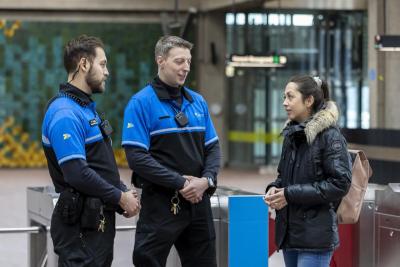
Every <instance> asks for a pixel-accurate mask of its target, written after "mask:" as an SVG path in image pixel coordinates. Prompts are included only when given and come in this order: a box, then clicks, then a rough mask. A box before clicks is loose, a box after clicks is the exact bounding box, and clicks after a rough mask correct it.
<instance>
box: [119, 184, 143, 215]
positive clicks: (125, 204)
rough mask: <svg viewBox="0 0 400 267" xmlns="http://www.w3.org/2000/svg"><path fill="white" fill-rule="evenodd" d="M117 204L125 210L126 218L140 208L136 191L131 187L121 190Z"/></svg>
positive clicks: (136, 212) (137, 211)
mask: <svg viewBox="0 0 400 267" xmlns="http://www.w3.org/2000/svg"><path fill="white" fill-rule="evenodd" d="M119 205H120V206H121V208H122V209H123V210H125V212H124V216H125V217H126V218H130V217H133V216H135V215H136V214H138V213H139V210H140V202H139V199H138V197H137V193H136V191H134V190H132V189H131V190H129V191H127V192H122V194H121V198H120V200H119Z"/></svg>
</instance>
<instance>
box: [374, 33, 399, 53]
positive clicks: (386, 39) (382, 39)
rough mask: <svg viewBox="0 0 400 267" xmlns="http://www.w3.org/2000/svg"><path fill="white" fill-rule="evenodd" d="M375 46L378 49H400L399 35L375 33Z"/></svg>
mask: <svg viewBox="0 0 400 267" xmlns="http://www.w3.org/2000/svg"><path fill="white" fill-rule="evenodd" d="M375 48H376V49H377V50H379V51H400V35H376V36H375Z"/></svg>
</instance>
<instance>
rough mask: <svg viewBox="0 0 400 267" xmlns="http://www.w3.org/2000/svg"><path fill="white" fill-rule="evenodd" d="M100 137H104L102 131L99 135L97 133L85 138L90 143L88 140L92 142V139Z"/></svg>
mask: <svg viewBox="0 0 400 267" xmlns="http://www.w3.org/2000/svg"><path fill="white" fill-rule="evenodd" d="M99 137H101V138H102V137H103V135H102V134H101V133H99V134H98V135H95V136H92V137H89V138H86V139H85V142H86V143H88V142H90V141H92V140H95V139H97V138H99Z"/></svg>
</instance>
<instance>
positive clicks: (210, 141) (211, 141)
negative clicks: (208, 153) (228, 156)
mask: <svg viewBox="0 0 400 267" xmlns="http://www.w3.org/2000/svg"><path fill="white" fill-rule="evenodd" d="M217 140H218V136H216V137H214V138H213V139H211V140H209V141H207V142H206V143H205V146H208V145H209V144H211V143H213V142H215V141H217Z"/></svg>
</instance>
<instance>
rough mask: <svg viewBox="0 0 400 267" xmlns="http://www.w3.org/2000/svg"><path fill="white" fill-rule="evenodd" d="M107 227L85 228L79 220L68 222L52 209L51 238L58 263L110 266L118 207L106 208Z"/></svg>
mask: <svg viewBox="0 0 400 267" xmlns="http://www.w3.org/2000/svg"><path fill="white" fill-rule="evenodd" d="M104 217H105V220H106V225H105V231H104V233H103V232H98V231H96V230H90V231H89V230H82V229H81V227H80V224H79V223H77V224H74V225H68V224H65V223H63V222H62V220H61V217H60V215H59V214H58V213H57V212H56V209H55V212H53V216H52V219H51V228H50V233H51V238H52V239H53V245H54V252H55V253H56V254H57V255H58V257H59V258H58V266H59V267H109V266H111V264H112V260H113V248H114V237H115V211H104Z"/></svg>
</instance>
